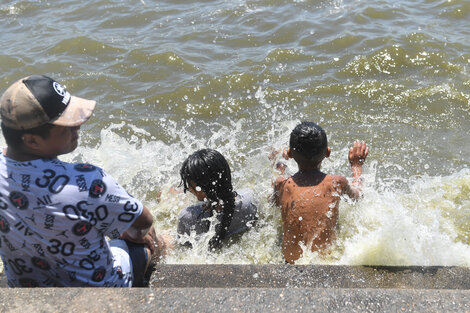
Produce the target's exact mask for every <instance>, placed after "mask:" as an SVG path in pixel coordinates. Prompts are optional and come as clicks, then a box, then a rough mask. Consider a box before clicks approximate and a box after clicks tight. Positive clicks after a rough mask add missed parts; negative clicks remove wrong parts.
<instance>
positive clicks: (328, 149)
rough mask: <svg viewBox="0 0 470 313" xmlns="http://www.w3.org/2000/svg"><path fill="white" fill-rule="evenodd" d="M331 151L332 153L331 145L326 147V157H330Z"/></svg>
mask: <svg viewBox="0 0 470 313" xmlns="http://www.w3.org/2000/svg"><path fill="white" fill-rule="evenodd" d="M330 153H331V148H330V147H328V148H326V153H325V158H329V157H330Z"/></svg>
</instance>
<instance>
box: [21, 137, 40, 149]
mask: <svg viewBox="0 0 470 313" xmlns="http://www.w3.org/2000/svg"><path fill="white" fill-rule="evenodd" d="M38 137H40V136H38V135H33V134H24V135H23V136H22V137H21V138H22V139H23V144H24V145H25V146H26V147H27V148H28V149H32V150H36V149H38V148H39V147H40V146H41V145H40V143H39V141H38Z"/></svg>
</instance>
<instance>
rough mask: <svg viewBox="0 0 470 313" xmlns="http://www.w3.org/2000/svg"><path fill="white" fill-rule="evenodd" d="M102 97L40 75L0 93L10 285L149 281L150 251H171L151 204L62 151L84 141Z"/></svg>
mask: <svg viewBox="0 0 470 313" xmlns="http://www.w3.org/2000/svg"><path fill="white" fill-rule="evenodd" d="M95 104H96V102H95V101H91V100H85V99H82V98H79V97H74V96H71V95H70V93H69V92H67V91H66V90H65V89H64V87H63V86H62V85H60V84H59V83H58V82H56V81H54V80H53V79H51V78H49V77H46V76H42V75H34V76H29V77H26V78H23V79H21V80H19V81H17V82H15V83H14V84H13V85H11V86H10V87H9V88H8V89H7V90H6V91H5V93H4V94H3V96H2V98H1V99H0V114H1V119H2V123H1V127H2V132H3V136H4V137H5V141H6V143H7V147H6V148H4V149H3V150H2V151H1V154H0V255H1V257H2V261H3V265H4V268H5V273H6V275H7V279H8V285H9V286H10V287H33V286H43V287H47V286H122V287H125V286H129V287H130V286H133V285H134V286H136V285H137V286H142V285H144V273H145V271H146V269H147V268H148V267H149V264H150V259H151V255H152V254H153V255H154V256H155V255H157V256H159V257H160V256H161V255H162V253H163V251H164V245H163V241H161V240H157V237H156V235H155V230H154V229H153V227H152V222H153V218H152V214H151V213H150V211H149V210H148V209H147V208H146V207H145V206H143V205H142V203H141V202H140V201H139V200H137V199H135V198H134V197H132V196H131V195H129V194H128V193H127V192H126V191H125V190H124V189H123V188H122V187H121V186H120V185H119V184H117V183H116V181H115V180H114V179H113V178H112V177H111V176H110V175H108V174H107V173H106V172H105V171H104V170H102V169H101V168H99V167H97V166H94V165H91V164H85V163H66V162H62V161H60V160H59V159H57V156H59V155H62V154H66V153H69V152H72V151H73V150H74V149H75V148H76V147H77V143H78V142H77V140H78V130H79V129H80V125H82V124H83V123H85V122H86V121H87V120H88V119H89V118H90V116H91V115H92V113H93V110H94V107H95ZM106 237H108V238H110V239H111V240H110V241H108V240H107V238H106ZM159 244H160V245H159ZM147 278H148V276H147Z"/></svg>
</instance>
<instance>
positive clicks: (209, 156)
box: [180, 149, 235, 248]
mask: <svg viewBox="0 0 470 313" xmlns="http://www.w3.org/2000/svg"><path fill="white" fill-rule="evenodd" d="M180 175H181V180H182V184H183V186H184V192H186V191H187V190H189V191H190V192H191V193H193V194H194V195H195V196H196V197H197V198H198V200H203V198H207V199H208V200H209V201H210V206H211V207H212V208H214V207H216V206H218V205H221V207H222V208H223V217H222V223H221V224H222V225H221V227H218V229H217V228H216V235H215V236H214V237H213V238H212V239H211V242H210V246H211V248H215V247H216V246H218V245H219V244H220V242H221V240H222V239H223V238H224V237H225V234H226V231H227V230H228V227H229V226H230V223H231V221H232V216H233V210H234V207H235V193H234V192H233V186H232V175H231V172H230V167H229V165H228V163H227V160H225V158H224V157H223V155H222V154H220V153H219V152H218V151H216V150H213V149H202V150H198V151H196V152H194V153H193V154H191V155H190V156H189V157H188V158H187V159H186V160H185V161H184V162H183V165H182V166H181V170H180Z"/></svg>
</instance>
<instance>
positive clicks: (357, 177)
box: [341, 140, 369, 199]
mask: <svg viewBox="0 0 470 313" xmlns="http://www.w3.org/2000/svg"><path fill="white" fill-rule="evenodd" d="M368 153H369V147H367V146H366V143H365V142H364V141H363V142H362V143H361V142H360V141H359V140H356V141H355V142H354V145H353V146H352V147H351V149H349V154H348V159H349V164H351V170H352V175H353V181H352V184H351V185H352V186H351V185H349V183H348V181H347V180H346V179H345V178H344V180H341V185H343V193H345V194H347V195H348V196H349V197H350V198H352V199H358V198H359V197H360V196H361V195H362V180H361V175H362V165H363V164H364V161H365V160H366V157H367V154H368Z"/></svg>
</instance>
